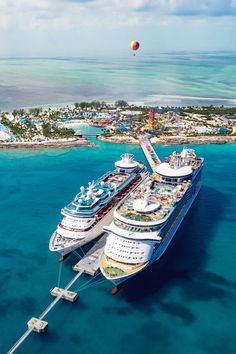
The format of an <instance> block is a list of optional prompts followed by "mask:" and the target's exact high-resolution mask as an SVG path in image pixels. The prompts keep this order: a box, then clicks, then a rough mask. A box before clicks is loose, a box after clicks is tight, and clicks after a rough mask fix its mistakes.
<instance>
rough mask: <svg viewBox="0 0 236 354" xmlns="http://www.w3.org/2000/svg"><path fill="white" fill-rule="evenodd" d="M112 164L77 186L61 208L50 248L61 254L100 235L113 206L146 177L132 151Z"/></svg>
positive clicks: (109, 217) (107, 223)
mask: <svg viewBox="0 0 236 354" xmlns="http://www.w3.org/2000/svg"><path fill="white" fill-rule="evenodd" d="M115 167H116V169H115V170H114V171H111V172H107V173H106V174H105V175H103V176H102V177H101V178H99V179H98V180H97V181H95V182H94V181H93V182H90V183H89V184H88V186H87V187H83V186H82V187H80V193H79V194H77V195H76V196H75V199H74V200H73V201H72V202H71V203H70V204H69V205H67V206H66V207H64V208H63V209H62V210H61V214H62V215H63V219H62V221H61V222H60V224H59V225H58V226H57V229H56V231H55V232H54V233H53V235H52V237H51V239H50V242H49V249H50V251H53V252H55V251H56V252H59V253H60V254H61V255H62V256H63V257H64V256H65V255H67V254H69V253H71V252H72V251H74V250H75V249H77V248H79V247H81V246H83V245H85V244H86V243H88V242H90V241H91V240H93V239H95V238H96V237H98V236H100V235H101V234H102V233H103V232H104V230H103V226H104V225H109V223H110V222H111V220H112V217H113V212H114V208H115V206H116V205H117V204H118V203H119V202H120V201H121V200H122V199H123V198H124V197H125V196H126V195H127V194H129V192H130V191H132V190H133V189H134V188H135V187H136V186H137V185H138V184H139V183H141V181H142V180H144V179H145V178H147V176H148V172H147V170H146V168H145V166H144V165H143V164H142V163H139V162H137V161H135V160H134V159H133V155H131V154H124V155H122V156H121V160H119V161H117V162H116V163H115ZM63 257H62V258H61V259H60V260H63V259H64V258H63Z"/></svg>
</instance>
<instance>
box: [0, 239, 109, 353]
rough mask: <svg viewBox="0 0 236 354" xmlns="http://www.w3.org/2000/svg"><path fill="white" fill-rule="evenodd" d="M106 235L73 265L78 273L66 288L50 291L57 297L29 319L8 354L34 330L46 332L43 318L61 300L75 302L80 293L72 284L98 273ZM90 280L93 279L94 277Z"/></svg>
mask: <svg viewBox="0 0 236 354" xmlns="http://www.w3.org/2000/svg"><path fill="white" fill-rule="evenodd" d="M106 237H107V235H106V234H104V235H103V236H102V237H101V238H100V239H99V240H98V241H97V242H96V244H95V245H94V246H93V247H92V248H91V249H90V250H89V251H88V252H87V253H86V254H85V255H84V257H83V258H81V259H80V261H79V262H78V263H76V264H75V265H74V266H73V269H74V270H75V271H77V272H78V273H77V274H76V275H75V277H74V278H72V279H71V281H70V282H69V283H68V284H67V286H66V287H65V288H64V289H62V288H59V287H58V286H57V287H54V288H53V289H52V290H51V291H50V294H51V295H52V296H55V299H54V300H53V301H52V302H51V303H50V304H49V305H48V307H47V308H46V309H45V310H44V311H43V312H42V313H41V315H40V316H39V317H38V318H36V317H32V318H31V319H30V320H29V321H28V323H27V325H28V329H27V330H26V331H25V333H24V334H23V335H22V336H21V337H20V338H19V339H18V341H17V342H16V343H15V344H14V345H13V347H12V348H11V349H10V350H9V351H8V353H7V354H12V353H14V352H15V351H16V350H17V348H19V346H20V345H21V344H22V343H23V342H24V341H25V339H26V338H27V337H28V336H29V335H30V334H31V333H32V332H37V333H44V332H45V331H46V330H47V327H48V322H46V321H44V320H43V319H44V318H45V317H46V316H47V314H48V313H49V312H50V311H51V310H52V309H53V308H54V306H55V305H56V304H57V303H58V302H59V301H60V300H63V299H64V300H67V301H70V302H75V301H76V300H77V299H78V293H77V292H74V291H69V289H70V288H71V287H72V285H73V284H74V283H75V282H76V281H77V279H78V278H79V277H80V276H81V275H82V274H83V273H86V274H89V275H92V276H94V275H96V274H98V271H99V257H100V255H101V253H102V251H103V248H104V246H105V243H106ZM90 281H92V279H91V280H90ZM90 281H89V282H90ZM94 285H95V284H94Z"/></svg>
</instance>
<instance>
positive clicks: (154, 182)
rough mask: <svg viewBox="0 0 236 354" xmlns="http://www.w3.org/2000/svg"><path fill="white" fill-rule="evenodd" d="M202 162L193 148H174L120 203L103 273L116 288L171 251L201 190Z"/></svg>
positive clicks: (103, 258)
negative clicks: (182, 224)
mask: <svg viewBox="0 0 236 354" xmlns="http://www.w3.org/2000/svg"><path fill="white" fill-rule="evenodd" d="M203 163H204V159H203V158H198V157H197V156H196V154H195V152H194V150H192V149H188V148H183V150H182V152H180V153H178V152H173V153H172V154H171V155H170V156H169V157H168V158H167V159H166V160H165V162H161V161H160V163H157V164H156V166H155V168H154V173H153V174H152V175H150V176H149V177H148V178H147V179H146V180H145V181H144V182H143V183H141V184H140V185H139V186H138V187H137V188H136V189H135V191H133V192H131V193H130V194H129V195H128V196H127V197H126V198H125V199H124V200H123V201H122V202H120V204H119V205H118V206H117V208H116V209H115V211H114V220H113V221H112V223H111V224H110V225H109V226H108V227H104V230H105V231H107V232H108V237H107V240H106V245H105V248H104V251H103V253H102V255H101V258H100V269H101V272H102V273H103V275H104V276H105V278H107V279H108V280H110V281H111V282H112V283H114V284H115V285H116V286H117V287H116V288H114V289H116V291H118V289H119V287H120V286H121V284H122V283H123V282H124V281H126V280H127V279H129V278H131V277H132V276H134V275H135V274H138V273H139V272H141V271H143V270H144V269H146V268H147V267H149V266H150V265H151V264H152V263H153V262H155V261H157V260H158V259H159V258H160V257H161V256H162V255H163V253H164V252H165V251H166V249H167V247H168V245H169V244H170V242H171V240H172V239H173V237H174V235H175V233H176V231H177V229H178V227H179V225H180V224H181V222H182V220H183V219H184V217H185V215H186V213H187V212H188V210H189V208H190V207H191V205H192V203H193V201H194V200H195V198H196V196H197V194H198V192H199V190H200V187H201V172H202V167H203ZM114 289H113V291H114ZM114 293H115V292H114Z"/></svg>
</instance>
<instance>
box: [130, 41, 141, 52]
mask: <svg viewBox="0 0 236 354" xmlns="http://www.w3.org/2000/svg"><path fill="white" fill-rule="evenodd" d="M129 46H130V49H131V50H133V51H136V50H138V49H139V47H140V44H139V42H138V41H132V42H130V45H129ZM134 55H135V53H134Z"/></svg>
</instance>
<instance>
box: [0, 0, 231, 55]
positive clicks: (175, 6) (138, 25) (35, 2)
mask: <svg viewBox="0 0 236 354" xmlns="http://www.w3.org/2000/svg"><path fill="white" fill-rule="evenodd" d="M235 14H236V0H0V39H1V49H2V52H4V48H15V47H19V48H20V46H22V47H27V45H28V46H30V45H31V46H32V52H33V50H34V48H35V47H38V48H40V49H41V48H43V49H44V48H45V51H46V50H47V49H46V48H49V49H51V48H52V50H53V48H54V47H55V48H56V46H57V47H58V48H59V49H58V50H60V49H61V48H60V45H61V46H63V47H64V48H66V47H67V45H68V48H69V46H71V47H72V46H73V43H72V44H71V41H72V40H74V41H75V40H77V41H79V39H80V38H81V41H80V44H81V45H84V47H85V45H86V40H92V41H93V45H94V42H96V43H95V44H96V45H97V43H98V42H99V41H101V42H104V41H105V39H104V38H105V37H107V38H111V39H110V40H111V41H112V40H113V39H112V36H111V33H112V31H113V33H114V34H115V38H116V39H118V40H119V39H120V38H121V40H122V41H124V39H125V41H124V42H125V43H126V41H127V39H126V36H127V37H128V38H135V37H136V36H137V35H138V36H139V37H142V36H144V37H145V36H146V38H147V36H148V35H147V33H149V35H150V40H151V37H152V40H155V39H154V37H155V33H156V32H158V38H161V37H163V43H164V41H165V34H166V38H168V41H169V42H171V41H172V42H173V44H175V43H174V41H175V28H176V27H178V29H179V31H180V34H179V35H178V38H179V37H180V36H182V37H183V36H184V34H185V33H187V31H188V28H189V29H190V27H191V26H193V25H194V26H195V27H196V28H197V27H198V28H199V29H200V27H201V26H202V25H204V24H206V23H208V24H210V26H211V28H212V29H214V28H216V27H217V26H218V28H219V27H222V28H223V30H224V27H227V26H228V27H229V26H230V25H231V24H233V23H234V21H235V17H234V18H233V17H232V16H233V15H235ZM232 26H233V25H232ZM192 28H193V27H191V29H192ZM191 29H190V31H191ZM167 30H169V32H168V33H167V32H166V31H167ZM195 30H196V29H195V28H194V31H195ZM161 31H163V33H162V32H161ZM181 31H182V32H181ZM196 31H197V30H196ZM127 33H128V35H127ZM222 33H223V32H222ZM101 34H102V35H103V36H104V38H101ZM99 36H100V37H99ZM232 37H233V36H232ZM172 38H173V39H172ZM158 40H159V39H158ZM82 41H83V43H84V44H83V43H82ZM166 41H167V40H166ZM209 41H210V40H209ZM211 41H212V39H211ZM163 43H160V45H161V44H163ZM158 44H159V43H158ZM116 45H117V44H116ZM118 45H119V44H118ZM163 45H164V44H163ZM30 50H31V49H30Z"/></svg>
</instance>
